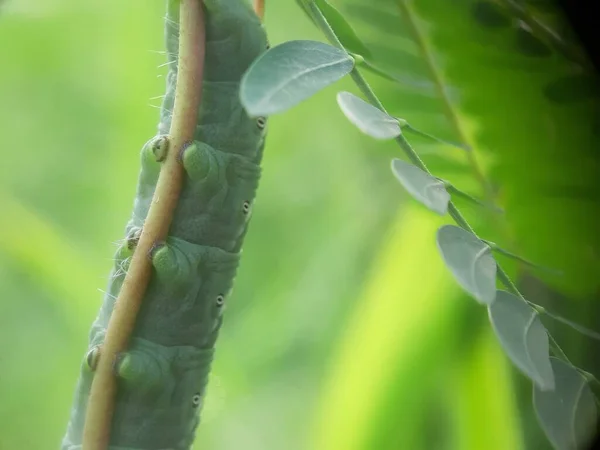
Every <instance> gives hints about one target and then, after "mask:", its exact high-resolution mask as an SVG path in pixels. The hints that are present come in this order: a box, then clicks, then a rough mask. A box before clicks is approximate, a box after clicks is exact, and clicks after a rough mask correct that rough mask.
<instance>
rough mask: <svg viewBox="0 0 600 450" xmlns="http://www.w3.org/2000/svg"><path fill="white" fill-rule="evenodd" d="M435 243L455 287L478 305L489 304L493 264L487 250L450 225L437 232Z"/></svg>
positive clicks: (470, 235) (493, 289) (493, 291)
mask: <svg viewBox="0 0 600 450" xmlns="http://www.w3.org/2000/svg"><path fill="white" fill-rule="evenodd" d="M437 244H438V248H439V250H440V252H441V253H442V256H443V258H444V262H445V263H446V267H448V269H450V271H451V272H452V274H453V275H454V278H455V279H456V281H457V282H458V284H460V285H461V286H462V288H463V289H465V290H466V291H467V292H468V293H469V294H471V295H472V296H473V297H475V300H477V301H478V302H479V303H482V304H485V305H491V304H492V303H493V302H494V299H495V297H496V261H495V260H494V258H493V256H492V251H491V249H490V247H489V246H488V245H486V244H485V243H483V242H482V241H481V240H480V239H478V238H477V236H475V235H474V234H473V233H469V232H468V231H466V230H463V229H462V228H459V227H457V226H454V225H444V226H443V227H441V228H440V229H439V230H438V232H437Z"/></svg>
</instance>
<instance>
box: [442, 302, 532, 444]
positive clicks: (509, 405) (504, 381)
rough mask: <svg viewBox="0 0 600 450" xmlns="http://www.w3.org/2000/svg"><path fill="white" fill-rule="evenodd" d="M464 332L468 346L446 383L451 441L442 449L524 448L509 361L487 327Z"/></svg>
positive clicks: (524, 442)
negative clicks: (451, 427)
mask: <svg viewBox="0 0 600 450" xmlns="http://www.w3.org/2000/svg"><path fill="white" fill-rule="evenodd" d="M478 312H479V311H478ZM486 325H487V324H486ZM468 334H469V335H470V337H469V338H467V339H469V341H471V342H472V346H471V347H469V348H468V349H466V351H464V352H463V353H462V355H464V356H463V357H462V358H461V359H460V360H457V361H456V362H455V364H454V372H455V373H454V374H453V377H452V380H453V383H451V384H449V385H448V391H449V394H450V395H449V397H448V400H447V401H448V408H449V409H450V411H451V412H452V415H453V419H454V421H455V422H454V423H455V430H454V431H455V432H454V436H453V437H454V439H455V442H453V444H454V445H451V446H448V447H446V448H450V449H456V450H482V449H485V450H508V449H510V450H526V449H528V448H529V447H528V446H527V443H526V441H525V439H524V436H522V434H523V433H522V430H521V427H522V426H521V425H520V411H519V403H518V399H517V398H515V395H514V391H513V389H514V387H513V376H512V375H513V374H512V366H511V364H510V362H509V361H508V359H507V358H506V356H505V354H504V351H503V350H502V348H501V347H500V345H499V344H498V341H497V340H496V339H495V336H494V334H493V333H492V330H490V328H489V327H487V326H486V327H485V331H484V332H483V333H477V334H476V335H473V333H472V331H469V332H468Z"/></svg>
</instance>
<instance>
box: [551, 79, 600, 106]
mask: <svg viewBox="0 0 600 450" xmlns="http://www.w3.org/2000/svg"><path fill="white" fill-rule="evenodd" d="M599 87H600V86H599V83H598V77H597V76H591V75H587V74H577V75H569V76H566V77H564V78H559V79H558V80H556V81H553V82H551V83H548V85H547V86H545V87H544V95H545V96H546V98H547V99H548V100H550V101H551V102H553V103H556V104H567V103H571V104H572V103H578V102H581V101H585V100H590V99H594V98H597V97H598V96H599V95H600V89H599Z"/></svg>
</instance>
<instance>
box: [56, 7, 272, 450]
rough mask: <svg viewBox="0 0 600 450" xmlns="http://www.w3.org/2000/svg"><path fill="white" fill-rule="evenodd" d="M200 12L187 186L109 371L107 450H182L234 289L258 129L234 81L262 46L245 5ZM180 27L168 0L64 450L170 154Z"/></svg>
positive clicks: (74, 445) (75, 429)
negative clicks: (118, 234)
mask: <svg viewBox="0 0 600 450" xmlns="http://www.w3.org/2000/svg"><path fill="white" fill-rule="evenodd" d="M198 1H201V0H198ZM203 5H204V9H205V20H206V23H205V27H206V47H205V48H206V55H205V69H204V79H203V87H202V104H201V106H200V110H199V112H198V119H197V126H196V132H195V140H194V142H193V143H191V144H190V145H188V146H186V147H185V148H184V149H183V150H182V152H181V154H180V160H181V163H182V164H183V167H184V170H185V180H184V184H183V189H182V192H181V196H180V199H179V202H178V206H177V209H176V211H175V214H174V218H173V222H172V225H171V227H170V231H169V237H168V238H167V239H166V242H165V243H162V244H160V245H157V246H155V248H154V249H153V250H152V252H151V255H150V258H151V260H152V265H153V275H152V278H151V281H150V284H149V286H148V289H147V292H146V294H145V296H144V301H143V304H142V308H141V310H140V312H139V315H138V319H137V322H136V327H135V330H134V333H133V336H132V338H131V340H130V346H129V349H128V350H127V352H125V353H124V354H122V355H120V356H119V358H118V359H117V361H115V364H114V371H115V374H116V376H117V379H118V395H117V399H116V403H115V410H114V415H113V421H112V428H111V439H110V447H109V448H110V450H151V449H163V450H167V449H168V450H180V449H181V450H183V449H189V448H190V446H191V445H192V442H193V440H194V434H195V430H196V428H197V426H198V424H199V421H200V410H201V407H202V403H203V400H204V395H205V388H206V385H207V381H208V375H209V372H210V366H211V362H212V358H213V354H214V346H215V341H216V339H217V336H218V333H219V330H220V327H221V324H222V311H223V306H224V303H225V301H226V298H227V295H228V293H229V292H230V290H231V288H232V285H233V280H234V277H235V274H236V270H237V266H238V263H239V259H240V250H241V247H242V242H243V239H244V235H245V234H246V230H247V227H248V221H249V219H250V214H251V205H252V201H253V199H254V196H255V192H256V189H257V187H258V180H259V177H260V166H259V164H260V162H261V159H262V153H263V148H264V142H265V134H266V129H265V125H266V121H265V119H264V118H259V119H251V118H249V117H248V115H247V114H246V112H245V111H244V110H243V108H242V105H241V104H240V100H239V83H240V80H241V78H242V75H243V74H244V72H245V71H246V69H247V68H248V67H249V66H250V64H251V63H252V62H253V61H254V60H255V59H256V58H257V57H258V56H259V55H260V54H261V53H262V52H264V51H265V50H266V49H267V48H268V43H267V37H266V34H265V31H264V29H263V26H262V24H261V23H260V20H259V19H258V17H257V16H256V14H255V13H254V11H253V10H252V9H251V7H250V5H248V4H247V3H246V2H245V1H244V0H203ZM178 22H179V9H178V1H177V0H169V2H168V14H167V19H166V47H167V54H168V55H169V56H168V59H169V63H170V70H169V73H168V76H167V90H166V95H165V98H164V101H163V105H162V109H161V115H160V124H159V126H158V135H157V136H156V137H154V138H153V139H151V140H150V141H149V142H148V143H146V144H145V145H144V147H143V149H142V158H141V160H142V161H141V162H142V168H141V173H140V176H139V182H138V189H137V194H136V198H135V202H134V208H133V215H132V219H131V220H130V221H129V223H128V225H127V228H126V235H127V238H126V240H125V243H124V244H123V245H122V246H121V248H120V249H119V250H118V252H117V255H116V264H115V268H114V269H113V272H112V274H111V278H110V282H109V286H108V290H107V294H106V296H105V298H104V303H103V305H102V308H101V310H100V312H99V314H98V317H97V318H96V320H95V322H94V324H93V325H92V330H91V334H90V344H89V350H88V353H87V355H86V357H85V358H84V362H83V367H82V372H81V375H80V379H79V382H78V386H77V389H76V395H75V402H74V406H73V409H72V414H71V420H70V422H69V426H68V429H67V433H66V436H65V437H64V439H63V443H62V449H63V450H78V449H81V447H82V435H83V426H84V420H85V413H86V409H87V400H88V395H89V392H90V387H91V383H92V379H93V376H94V368H95V366H96V363H97V361H98V357H99V356H100V355H101V353H102V347H101V344H102V342H103V339H104V333H105V330H106V327H107V325H108V320H109V318H110V315H111V313H112V310H113V307H114V301H115V299H116V298H117V296H118V293H119V290H120V288H121V285H122V283H123V279H124V277H125V272H126V270H127V264H128V261H129V257H130V256H131V254H132V252H133V250H134V248H135V246H136V244H137V240H138V239H139V233H140V231H141V228H142V227H143V225H144V220H145V217H146V215H147V213H148V209H149V207H150V203H151V201H152V196H153V194H154V190H155V187H156V181H157V179H158V174H159V171H160V160H162V159H163V158H164V155H165V154H166V151H167V148H168V145H169V140H168V136H166V135H167V133H168V130H169V127H170V122H171V111H172V109H173V104H174V97H175V84H176V79H177V67H176V63H177V58H178V46H179V30H178V25H177V24H178Z"/></svg>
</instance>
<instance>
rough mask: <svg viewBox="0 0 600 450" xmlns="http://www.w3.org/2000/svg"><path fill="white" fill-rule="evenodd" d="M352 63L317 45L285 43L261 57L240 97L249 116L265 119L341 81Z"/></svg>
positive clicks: (338, 52) (245, 79)
mask: <svg viewBox="0 0 600 450" xmlns="http://www.w3.org/2000/svg"><path fill="white" fill-rule="evenodd" d="M353 67H354V60H353V59H352V58H351V57H350V56H349V55H348V54H347V53H346V52H344V51H343V50H340V49H338V48H335V47H332V46H331V45H328V44H324V43H322V42H317V41H288V42H285V43H283V44H280V45H277V46H275V47H273V48H271V49H269V50H267V51H266V52H265V53H263V54H262V55H261V56H260V57H259V58H257V60H256V61H254V63H253V64H252V65H251V66H250V68H249V69H248V71H247V72H246V73H245V75H244V77H243V78H242V84H241V88H240V97H241V101H242V104H243V105H244V108H246V110H247V111H248V113H249V114H250V115H251V116H254V117H257V116H268V115H271V114H275V113H279V112H282V111H285V110H286V109H289V108H291V107H292V106H295V105H297V104H298V103H300V102H301V101H303V100H306V99H307V98H309V97H310V96H312V95H314V94H316V93H317V92H319V91H320V90H321V89H323V88H325V87H327V86H329V85H330V84H332V83H334V82H336V81H337V80H339V79H340V78H342V77H344V76H345V75H347V74H348V73H350V71H351V70H352V68H353Z"/></svg>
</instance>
